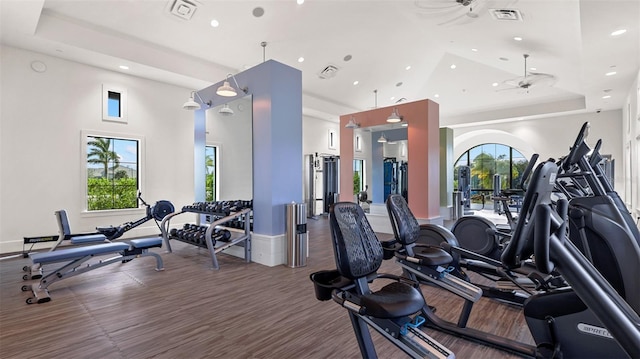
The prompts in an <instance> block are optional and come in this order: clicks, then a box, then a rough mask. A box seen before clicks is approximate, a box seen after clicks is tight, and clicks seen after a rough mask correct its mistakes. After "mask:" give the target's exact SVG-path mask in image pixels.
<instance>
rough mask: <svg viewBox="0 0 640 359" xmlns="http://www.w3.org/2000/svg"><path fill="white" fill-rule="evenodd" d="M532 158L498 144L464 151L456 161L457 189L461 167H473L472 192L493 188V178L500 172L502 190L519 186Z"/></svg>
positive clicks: (489, 190)
mask: <svg viewBox="0 0 640 359" xmlns="http://www.w3.org/2000/svg"><path fill="white" fill-rule="evenodd" d="M527 164H529V159H528V158H526V157H525V156H524V155H523V154H522V153H520V152H519V151H518V150H516V149H514V148H513V147H510V146H506V145H502V144H499V143H485V144H482V145H478V146H476V147H473V148H471V149H469V150H468V151H466V152H464V153H463V154H462V155H461V156H460V157H459V158H458V159H457V160H456V162H455V164H454V175H453V176H454V188H456V189H457V188H458V168H459V167H460V166H469V167H470V168H471V183H470V185H471V186H470V187H471V192H472V194H488V193H486V192H492V191H493V189H494V188H493V181H494V180H493V177H494V175H495V174H499V175H500V189H517V188H519V183H520V179H521V178H522V172H524V169H525V168H526V167H527Z"/></svg>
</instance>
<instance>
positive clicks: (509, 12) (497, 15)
mask: <svg viewBox="0 0 640 359" xmlns="http://www.w3.org/2000/svg"><path fill="white" fill-rule="evenodd" d="M489 12H490V13H491V15H492V16H493V18H494V19H496V20H500V21H503V20H504V21H522V14H521V13H520V10H515V9H491V10H490V11H489Z"/></svg>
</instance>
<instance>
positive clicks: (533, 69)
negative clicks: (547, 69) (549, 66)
mask: <svg viewBox="0 0 640 359" xmlns="http://www.w3.org/2000/svg"><path fill="white" fill-rule="evenodd" d="M537 69H538V68H536V67H531V68H529V70H531V71H535V70H537Z"/></svg>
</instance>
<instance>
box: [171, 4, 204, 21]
mask: <svg viewBox="0 0 640 359" xmlns="http://www.w3.org/2000/svg"><path fill="white" fill-rule="evenodd" d="M197 9H198V2H197V1H193V0H169V4H168V5H167V10H169V13H171V14H172V15H174V16H176V17H179V18H180V19H182V20H191V18H192V17H193V14H194V13H195V12H196V10H197Z"/></svg>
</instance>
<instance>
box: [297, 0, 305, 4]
mask: <svg viewBox="0 0 640 359" xmlns="http://www.w3.org/2000/svg"><path fill="white" fill-rule="evenodd" d="M296 3H298V5H302V4H304V0H296Z"/></svg>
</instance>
